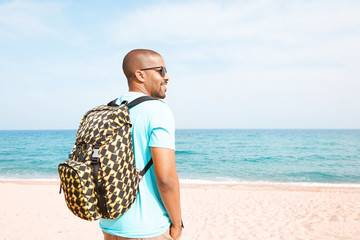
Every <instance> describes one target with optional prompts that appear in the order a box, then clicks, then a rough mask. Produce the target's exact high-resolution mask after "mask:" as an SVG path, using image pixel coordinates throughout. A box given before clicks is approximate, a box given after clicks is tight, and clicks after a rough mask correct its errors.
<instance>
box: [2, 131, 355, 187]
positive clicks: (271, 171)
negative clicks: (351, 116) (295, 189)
mask: <svg viewBox="0 0 360 240" xmlns="http://www.w3.org/2000/svg"><path fill="white" fill-rule="evenodd" d="M75 135H76V131H75V130H42V131H38V130H28V131H23V130H21V131H20V130H19V131H17V130H14V131H0V179H3V180H4V179H7V180H16V179H30V180H31V179H57V178H58V175H57V165H58V164H59V163H60V162H63V161H65V160H67V156H68V154H69V152H70V150H71V148H72V146H73V144H74V141H75ZM176 148H177V149H176V160H177V168H178V172H179V177H180V179H181V181H184V182H213V181H215V182H234V183H237V182H238V183H244V182H245V183H259V182H261V183H269V182H271V183H291V184H294V183H295V184H314V183H315V184H316V183H321V184H322V183H326V184H328V183H330V184H351V185H354V184H355V185H359V186H360V130H262V129H261V130H260V129H258V130H256V129H255V130H177V131H176Z"/></svg>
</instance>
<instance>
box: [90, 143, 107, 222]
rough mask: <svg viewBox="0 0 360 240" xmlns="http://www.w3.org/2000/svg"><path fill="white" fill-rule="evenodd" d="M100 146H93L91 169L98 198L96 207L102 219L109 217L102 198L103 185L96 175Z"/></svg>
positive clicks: (98, 165) (97, 172) (98, 166)
mask: <svg viewBox="0 0 360 240" xmlns="http://www.w3.org/2000/svg"><path fill="white" fill-rule="evenodd" d="M99 148H100V145H98V144H96V145H95V146H94V151H93V155H92V157H91V165H92V167H93V174H94V175H93V176H94V182H95V191H96V192H97V198H98V207H99V210H100V212H101V213H102V216H103V217H104V218H106V217H109V213H108V211H107V208H106V203H105V198H104V194H105V193H104V191H103V185H102V183H101V182H99V180H98V174H99V168H100V162H99V157H98V151H99Z"/></svg>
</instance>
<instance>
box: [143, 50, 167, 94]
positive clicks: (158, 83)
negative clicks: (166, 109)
mask: <svg viewBox="0 0 360 240" xmlns="http://www.w3.org/2000/svg"><path fill="white" fill-rule="evenodd" d="M159 66H164V67H165V62H164V60H163V59H162V57H160V56H156V57H154V59H152V61H151V63H150V66H147V67H149V68H151V67H159ZM144 74H145V75H146V80H145V86H146V89H147V91H148V92H149V94H150V96H151V97H153V98H158V99H164V98H165V97H166V95H165V92H166V90H167V86H166V85H167V82H168V81H169V76H168V75H167V73H165V76H164V77H163V76H162V75H161V68H156V69H152V70H147V71H144Z"/></svg>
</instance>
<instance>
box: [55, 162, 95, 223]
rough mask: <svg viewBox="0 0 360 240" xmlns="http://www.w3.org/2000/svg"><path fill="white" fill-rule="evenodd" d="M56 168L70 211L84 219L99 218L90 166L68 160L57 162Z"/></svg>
mask: <svg viewBox="0 0 360 240" xmlns="http://www.w3.org/2000/svg"><path fill="white" fill-rule="evenodd" d="M58 170H59V175H60V179H61V188H62V189H63V191H64V196H65V202H66V205H67V206H68V208H69V209H70V211H71V212H72V213H73V214H75V215H76V216H78V217H80V218H82V219H85V220H89V221H92V220H97V219H99V218H100V216H99V214H98V211H97V202H98V200H97V197H96V193H95V183H94V177H93V174H92V172H93V169H92V167H91V166H89V165H87V164H85V163H84V162H78V161H72V160H69V161H66V162H64V163H61V164H59V167H58Z"/></svg>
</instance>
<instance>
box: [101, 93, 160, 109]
mask: <svg viewBox="0 0 360 240" xmlns="http://www.w3.org/2000/svg"><path fill="white" fill-rule="evenodd" d="M117 100H118V99H117V98H116V99H114V100H112V101H111V102H109V103H108V104H107V105H108V106H110V107H117V106H119V105H118V104H117V103H116V101H117ZM149 100H157V99H156V98H153V97H150V96H142V97H139V98H136V99H135V100H133V101H131V102H130V103H127V101H126V102H124V103H125V104H126V106H127V107H128V108H129V109H130V108H132V107H135V106H136V105H138V104H139V103H142V102H145V101H149Z"/></svg>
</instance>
